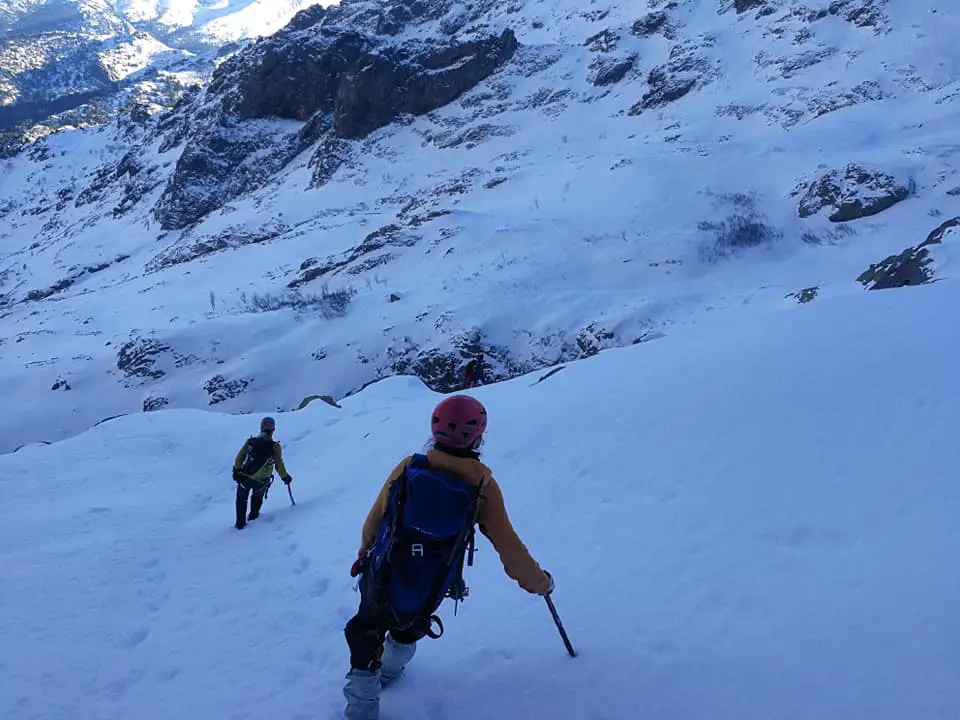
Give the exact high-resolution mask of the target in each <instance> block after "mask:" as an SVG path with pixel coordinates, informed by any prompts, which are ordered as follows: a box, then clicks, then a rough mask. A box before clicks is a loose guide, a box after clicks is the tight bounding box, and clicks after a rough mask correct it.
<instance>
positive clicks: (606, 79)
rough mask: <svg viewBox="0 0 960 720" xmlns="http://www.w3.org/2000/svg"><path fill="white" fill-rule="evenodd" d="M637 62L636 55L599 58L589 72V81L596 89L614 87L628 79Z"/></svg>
mask: <svg viewBox="0 0 960 720" xmlns="http://www.w3.org/2000/svg"><path fill="white" fill-rule="evenodd" d="M636 62H637V56H636V55H626V56H624V57H598V58H597V59H596V60H594V61H593V62H592V63H590V68H589V70H588V75H587V79H588V80H589V81H590V83H591V84H593V85H595V86H596V87H603V86H605V85H613V84H615V83H618V82H620V81H621V80H623V78H624V77H626V75H627V73H629V72H630V71H631V70H633V67H634V65H635V64H636Z"/></svg>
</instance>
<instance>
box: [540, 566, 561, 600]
mask: <svg viewBox="0 0 960 720" xmlns="http://www.w3.org/2000/svg"><path fill="white" fill-rule="evenodd" d="M543 574H544V575H546V576H547V577H548V578H550V587H549V588H547V591H546V592H542V593H540V594H541V595H543V596H547V595H549V594H550V593H552V592H553V591H554V590H555V589H556V587H557V586H556V584H555V583H554V582H553V575H551V574H550V573H548V572H547V571H546V570H544V571H543Z"/></svg>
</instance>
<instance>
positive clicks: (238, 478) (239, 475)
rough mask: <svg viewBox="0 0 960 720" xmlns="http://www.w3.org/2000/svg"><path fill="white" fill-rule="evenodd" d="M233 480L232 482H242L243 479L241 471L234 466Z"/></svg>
mask: <svg viewBox="0 0 960 720" xmlns="http://www.w3.org/2000/svg"><path fill="white" fill-rule="evenodd" d="M233 481H234V482H242V481H243V473H241V472H240V471H239V470H237V469H236V468H234V469H233Z"/></svg>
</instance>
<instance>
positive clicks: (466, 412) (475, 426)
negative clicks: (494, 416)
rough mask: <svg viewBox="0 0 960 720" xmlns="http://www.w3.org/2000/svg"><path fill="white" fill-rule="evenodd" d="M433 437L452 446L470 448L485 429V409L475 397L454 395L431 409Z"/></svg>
mask: <svg viewBox="0 0 960 720" xmlns="http://www.w3.org/2000/svg"><path fill="white" fill-rule="evenodd" d="M430 428H431V430H432V431H433V439H434V440H435V441H437V442H438V443H440V444H441V445H446V446H447V447H452V448H472V447H474V445H476V442H477V440H479V439H480V436H481V435H483V431H484V430H486V429H487V410H486V408H484V407H483V403H481V402H480V401H479V400H477V399H476V398H472V397H470V396H469V395H454V396H453V397H448V398H447V399H446V400H443V401H442V402H441V403H440V404H439V405H437V407H435V408H434V410H433V419H432V421H431V423H430Z"/></svg>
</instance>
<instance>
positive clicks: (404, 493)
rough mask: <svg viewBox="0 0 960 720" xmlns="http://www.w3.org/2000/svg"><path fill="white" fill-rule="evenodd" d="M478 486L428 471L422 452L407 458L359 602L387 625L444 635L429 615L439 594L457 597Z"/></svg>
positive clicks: (469, 543)
mask: <svg viewBox="0 0 960 720" xmlns="http://www.w3.org/2000/svg"><path fill="white" fill-rule="evenodd" d="M482 485H483V483H482V481H481V483H480V484H479V485H477V486H472V485H469V484H467V483H465V482H463V481H462V480H460V479H459V478H457V477H456V476H454V475H451V474H449V473H446V472H441V471H439V470H434V469H432V468H431V467H430V464H429V462H428V461H427V458H426V457H425V456H424V455H414V456H413V457H412V459H411V462H410V463H409V464H408V465H407V467H406V469H405V470H404V472H403V473H402V474H401V475H400V477H399V478H397V479H396V480H395V481H394V482H393V484H392V486H391V488H390V495H389V499H388V502H387V512H386V513H385V514H384V517H383V520H381V522H380V525H379V527H378V529H377V535H376V541H375V542H374V546H373V549H372V550H371V552H370V555H369V558H368V564H367V567H366V570H365V571H364V578H363V581H362V582H361V588H362V592H363V595H364V597H365V599H366V600H367V601H368V602H371V603H372V604H373V608H374V611H375V612H376V613H377V614H381V615H385V616H386V618H387V620H388V621H389V623H390V626H391V628H395V629H406V628H409V627H412V626H414V625H420V626H421V627H423V628H424V631H425V632H426V634H427V635H428V636H430V637H432V638H437V637H440V635H442V634H443V623H442V622H441V621H440V619H439V618H438V617H436V616H435V615H433V613H434V612H435V611H436V610H437V608H439V607H440V604H441V603H442V602H443V600H444V598H446V597H452V598H454V599H455V600H457V601H459V600H460V599H462V597H463V596H464V592H463V591H464V589H465V585H464V584H463V567H464V560H465V559H466V564H467V565H472V564H473V552H474V527H475V525H476V522H477V513H478V511H479V505H480V497H481V495H480V490H481V487H482ZM467 551H469V557H466V558H465V556H467ZM433 624H437V625H438V626H439V632H437V631H434V630H433Z"/></svg>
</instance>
